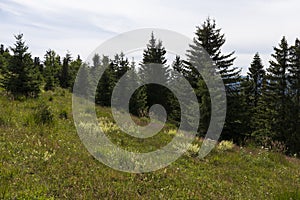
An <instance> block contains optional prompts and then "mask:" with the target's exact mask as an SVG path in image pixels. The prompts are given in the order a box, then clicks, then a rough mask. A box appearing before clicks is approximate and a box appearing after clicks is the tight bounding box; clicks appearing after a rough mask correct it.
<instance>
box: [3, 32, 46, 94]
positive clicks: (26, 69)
mask: <svg viewBox="0 0 300 200" xmlns="http://www.w3.org/2000/svg"><path fill="white" fill-rule="evenodd" d="M15 38H16V43H15V45H14V47H11V48H10V49H11V51H12V53H13V55H12V56H11V58H10V59H9V63H8V65H7V68H6V69H3V72H2V73H3V77H2V79H1V85H2V87H3V88H4V89H6V90H7V91H8V92H10V93H11V94H12V95H13V96H14V97H16V96H23V95H24V96H33V97H35V96H37V95H38V94H39V92H40V85H41V76H40V73H39V66H35V65H34V63H33V60H32V58H31V54H30V53H28V52H27V51H28V47H27V46H26V44H25V42H24V41H23V34H19V35H16V36H15Z"/></svg>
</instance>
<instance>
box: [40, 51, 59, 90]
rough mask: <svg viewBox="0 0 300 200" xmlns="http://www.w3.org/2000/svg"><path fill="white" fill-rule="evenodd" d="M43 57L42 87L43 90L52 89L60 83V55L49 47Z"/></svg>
mask: <svg viewBox="0 0 300 200" xmlns="http://www.w3.org/2000/svg"><path fill="white" fill-rule="evenodd" d="M44 58H45V61H44V70H43V75H44V81H45V86H44V87H45V90H53V89H54V88H56V87H58V86H59V84H60V80H59V78H60V73H61V71H62V66H61V62H60V57H59V55H57V54H56V53H55V51H53V50H50V49H49V50H48V51H47V52H46V54H45V57H44Z"/></svg>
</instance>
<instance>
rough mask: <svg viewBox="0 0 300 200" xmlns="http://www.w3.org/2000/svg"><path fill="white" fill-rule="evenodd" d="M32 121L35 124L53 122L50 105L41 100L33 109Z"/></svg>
mask: <svg viewBox="0 0 300 200" xmlns="http://www.w3.org/2000/svg"><path fill="white" fill-rule="evenodd" d="M34 121H35V123H36V124H51V123H53V114H52V111H51V109H50V107H49V106H48V105H47V104H46V103H44V102H41V103H40V104H39V105H38V106H37V107H36V109H35V113H34Z"/></svg>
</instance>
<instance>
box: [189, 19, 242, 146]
mask: <svg viewBox="0 0 300 200" xmlns="http://www.w3.org/2000/svg"><path fill="white" fill-rule="evenodd" d="M224 43H225V36H224V34H222V33H221V29H219V28H217V27H216V23H215V20H211V19H210V18H208V19H207V20H206V21H205V22H204V23H203V24H202V25H201V26H200V27H197V29H196V37H195V38H194V40H193V44H192V45H190V50H188V52H187V56H188V60H187V62H186V67H185V68H186V69H185V74H187V75H186V77H188V80H189V81H190V83H191V85H192V86H193V87H194V89H195V91H196V92H197V95H198V100H199V102H200V108H202V109H201V111H202V113H201V115H202V116H203V118H202V119H201V122H200V130H199V131H200V134H205V132H206V129H207V127H208V125H209V124H208V123H209V121H210V112H211V111H210V106H211V105H210V101H209V99H210V97H209V93H208V89H207V87H206V84H205V83H204V81H203V78H202V77H201V75H200V74H199V73H198V72H195V69H194V67H193V66H191V65H190V63H191V61H195V60H199V58H197V57H199V56H200V55H203V48H204V49H205V50H206V52H207V53H208V55H209V56H210V58H211V59H212V61H213V62H214V65H215V66H216V69H217V71H218V72H219V73H220V75H221V77H222V79H223V82H224V85H225V89H226V93H227V102H228V103H227V117H226V123H225V127H224V129H223V136H224V138H226V139H234V140H236V141H237V140H239V136H240V130H239V129H240V128H241V123H240V121H239V119H238V118H239V114H240V113H239V107H240V98H239V92H240V91H239V90H240V88H239V86H240V70H239V69H238V68H236V67H232V65H233V62H234V60H235V58H234V57H232V56H233V54H234V52H232V53H229V54H223V53H222V51H221V50H222V46H223V45H224ZM201 126H202V127H203V129H202V130H201Z"/></svg>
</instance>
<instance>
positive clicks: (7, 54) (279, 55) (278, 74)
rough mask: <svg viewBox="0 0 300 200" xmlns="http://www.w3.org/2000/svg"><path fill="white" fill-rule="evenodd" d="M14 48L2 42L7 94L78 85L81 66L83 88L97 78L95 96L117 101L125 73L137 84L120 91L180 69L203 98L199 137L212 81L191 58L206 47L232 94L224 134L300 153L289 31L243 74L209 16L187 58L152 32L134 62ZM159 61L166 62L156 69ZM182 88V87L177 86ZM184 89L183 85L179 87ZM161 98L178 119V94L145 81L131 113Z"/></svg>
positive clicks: (298, 65) (297, 57) (298, 88)
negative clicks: (171, 53)
mask: <svg viewBox="0 0 300 200" xmlns="http://www.w3.org/2000/svg"><path fill="white" fill-rule="evenodd" d="M15 38H16V42H15V44H14V46H13V47H10V48H9V49H8V48H5V47H4V45H1V47H0V83H1V87H2V88H4V89H5V90H6V91H7V93H8V94H10V95H12V96H13V97H14V98H18V97H19V96H26V97H37V96H38V94H39V93H40V92H41V91H43V90H54V89H55V88H57V87H61V88H66V89H69V90H70V91H72V88H73V85H74V82H75V78H76V75H77V72H78V70H79V68H80V67H81V70H80V72H81V73H80V74H78V77H77V81H78V83H80V84H81V85H84V86H85V87H84V89H83V90H82V93H83V94H84V93H86V94H88V93H89V92H90V91H89V85H90V84H96V85H97V90H96V95H95V102H96V104H98V105H101V106H111V96H112V91H113V89H114V87H115V86H116V84H117V82H118V81H119V80H120V78H121V77H123V76H124V75H126V76H127V77H125V78H127V80H128V81H131V83H132V84H130V85H128V86H124V89H123V90H122V92H126V90H127V89H128V91H129V89H130V88H128V87H132V86H134V85H135V84H137V82H139V81H140V79H139V78H138V77H141V78H142V79H144V80H146V79H147V77H149V74H150V75H151V74H152V76H155V77H156V78H157V79H159V80H161V81H163V82H165V83H172V82H173V81H174V82H175V81H176V79H178V77H177V74H178V73H179V74H181V75H182V76H184V77H185V79H186V80H188V81H189V83H190V85H191V86H192V88H193V89H194V92H195V94H196V96H197V98H198V102H199V105H198V106H199V108H200V113H201V115H200V116H201V119H200V121H199V124H200V125H199V129H198V135H199V136H204V135H205V133H206V131H207V129H208V126H209V123H210V117H211V102H210V95H209V92H208V88H207V85H206V84H205V81H204V79H203V77H202V76H201V74H199V72H198V71H197V70H196V69H195V67H194V66H193V64H192V61H193V60H196V59H197V58H196V56H197V55H199V53H200V51H201V49H202V48H204V49H205V50H206V52H207V53H208V55H209V57H210V58H211V59H212V60H213V64H214V66H215V67H216V70H217V72H218V73H219V74H220V75H221V77H222V80H223V82H224V85H225V90H226V96H227V114H226V121H225V126H224V128H223V131H222V135H221V139H226V140H233V141H234V142H235V143H238V144H247V143H252V144H255V145H263V146H265V147H269V148H273V149H275V150H278V151H284V152H285V153H288V154H292V153H293V154H294V153H299V152H300V41H299V40H298V39H296V40H295V43H294V44H293V45H289V44H288V42H287V40H286V38H285V37H283V38H282V40H281V41H280V42H279V44H278V45H277V46H276V47H274V50H273V53H272V60H270V61H269V65H268V66H263V64H262V60H261V58H260V55H259V53H256V54H255V55H254V57H253V61H252V62H251V63H249V72H248V73H247V75H246V76H242V75H241V69H239V68H236V67H233V63H234V60H235V59H236V57H235V56H234V52H231V53H229V54H224V53H223V52H222V47H223V45H224V44H225V35H224V34H223V33H222V32H221V29H220V28H218V27H217V25H216V22H215V20H212V19H210V18H208V19H207V20H206V21H205V22H204V23H203V24H201V25H200V26H197V27H196V32H195V37H194V40H193V44H190V48H189V50H188V51H187V52H186V59H182V58H180V57H179V56H176V58H175V60H174V61H173V62H172V64H171V65H170V66H169V65H168V64H167V58H166V53H167V52H166V50H165V48H164V46H163V41H161V40H159V39H157V38H155V35H154V33H152V34H151V37H150V40H149V42H148V44H147V45H146V48H145V49H144V51H143V59H142V61H141V62H140V63H135V62H134V60H132V61H129V60H128V58H126V57H125V55H124V54H123V53H118V54H116V55H115V57H114V58H109V57H108V56H105V55H101V56H100V55H98V54H95V55H94V57H93V62H92V63H88V64H87V63H83V62H82V60H81V58H80V56H78V57H76V58H75V59H73V58H72V56H71V54H70V53H67V54H66V55H65V56H64V57H63V58H61V57H60V56H59V55H58V54H56V52H55V51H53V50H48V51H47V52H46V54H45V56H44V59H43V61H41V60H40V59H39V58H32V56H31V54H30V53H29V52H28V47H27V46H26V44H25V42H24V40H23V35H22V34H19V35H16V36H15ZM150 63H157V64H159V66H161V67H154V66H151V65H149V64H150ZM96 70H103V74H102V77H101V79H100V80H99V82H98V83H92V82H93V81H94V80H95V79H97V77H94V76H95V74H97V73H96ZM178 87H180V85H179V86H178ZM179 89H181V90H184V88H179ZM154 104H161V105H163V106H164V108H165V109H166V112H167V114H168V119H167V120H168V121H169V122H170V123H173V124H175V125H178V124H179V123H180V115H181V112H180V105H179V102H178V100H177V98H176V97H175V96H174V94H173V93H172V92H171V91H170V90H169V89H167V88H166V87H163V86H161V85H157V84H147V85H144V86H142V87H139V88H138V89H137V90H136V91H135V92H134V94H133V95H132V97H131V99H130V104H129V109H130V112H131V113H132V114H133V115H136V116H140V117H147V116H148V114H149V108H150V107H151V106H152V105H154Z"/></svg>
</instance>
